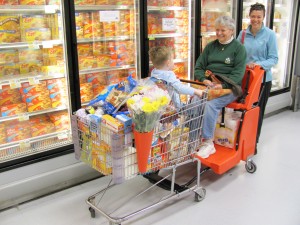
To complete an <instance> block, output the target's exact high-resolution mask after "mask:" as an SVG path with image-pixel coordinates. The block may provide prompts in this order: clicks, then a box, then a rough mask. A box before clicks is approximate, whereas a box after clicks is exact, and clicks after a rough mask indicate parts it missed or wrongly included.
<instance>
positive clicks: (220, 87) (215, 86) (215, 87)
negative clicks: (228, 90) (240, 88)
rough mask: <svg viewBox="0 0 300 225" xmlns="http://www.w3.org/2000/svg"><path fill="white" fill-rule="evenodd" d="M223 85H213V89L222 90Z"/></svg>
mask: <svg viewBox="0 0 300 225" xmlns="http://www.w3.org/2000/svg"><path fill="white" fill-rule="evenodd" d="M222 88H223V87H222V84H213V86H212V89H222Z"/></svg>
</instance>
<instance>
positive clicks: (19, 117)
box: [0, 106, 68, 122]
mask: <svg viewBox="0 0 300 225" xmlns="http://www.w3.org/2000/svg"><path fill="white" fill-rule="evenodd" d="M66 109H68V108H67V107H66V106H61V107H56V108H49V109H45V110H39V111H34V112H25V113H21V114H19V115H14V116H4V117H0V122H4V121H9V120H19V121H25V120H29V118H30V117H31V116H37V115H41V114H45V113H52V112H57V111H62V110H66Z"/></svg>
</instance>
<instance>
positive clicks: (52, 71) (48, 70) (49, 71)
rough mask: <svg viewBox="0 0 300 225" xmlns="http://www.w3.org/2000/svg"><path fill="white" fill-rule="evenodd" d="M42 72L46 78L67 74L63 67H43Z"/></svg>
mask: <svg viewBox="0 0 300 225" xmlns="http://www.w3.org/2000/svg"><path fill="white" fill-rule="evenodd" d="M41 72H42V73H43V74H44V75H46V76H47V75H48V76H53V75H61V74H64V73H65V68H64V67H63V66H42V68H41Z"/></svg>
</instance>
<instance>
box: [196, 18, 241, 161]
mask: <svg viewBox="0 0 300 225" xmlns="http://www.w3.org/2000/svg"><path fill="white" fill-rule="evenodd" d="M215 29H216V36H217V39H216V40H214V41H212V42H210V43H209V44H208V45H207V46H206V47H205V48H204V50H203V52H202V54H201V55H200V57H199V58H198V59H197V62H196V66H195V79H196V80H198V81H201V82H203V83H204V84H205V85H207V86H209V87H210V88H213V89H222V88H226V89H232V84H230V83H228V82H226V81H224V80H223V81H222V83H221V84H214V83H213V82H212V81H211V80H209V79H207V77H206V76H205V72H206V71H208V70H209V71H211V72H212V73H213V74H220V75H222V76H223V77H226V80H228V79H230V80H231V81H232V82H231V83H235V84H237V85H241V83H242V79H243V76H244V73H245V69H246V56H247V55H246V50H245V47H244V46H243V45H242V44H241V43H240V42H239V41H237V40H236V39H234V37H233V35H234V31H235V21H234V20H233V19H232V18H231V17H229V16H220V17H219V18H217V19H216V21H215ZM236 98H237V96H235V95H234V94H233V93H230V94H228V95H224V96H222V97H219V98H215V99H212V100H210V101H207V103H206V106H205V110H204V118H203V127H202V138H203V140H202V143H201V145H200V148H199V151H198V152H197V155H199V156H200V157H202V158H207V157H209V156H210V155H211V154H213V153H215V152H216V149H215V147H214V143H213V139H214V132H215V127H216V123H217V119H218V114H219V112H220V110H221V109H222V108H223V107H225V106H226V105H228V104H229V103H231V102H233V101H234V100H235V99H236Z"/></svg>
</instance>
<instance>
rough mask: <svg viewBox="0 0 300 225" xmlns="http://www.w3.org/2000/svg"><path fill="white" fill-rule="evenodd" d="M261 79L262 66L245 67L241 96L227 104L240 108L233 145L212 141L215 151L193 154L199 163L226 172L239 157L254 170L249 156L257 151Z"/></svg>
mask: <svg viewBox="0 0 300 225" xmlns="http://www.w3.org/2000/svg"><path fill="white" fill-rule="evenodd" d="M262 81H263V84H264V83H265V71H264V70H263V69H262V68H261V67H259V66H256V67H255V68H254V69H250V68H246V71H245V75H244V78H243V82H242V89H243V92H244V96H243V97H244V98H243V99H242V100H240V101H236V102H233V103H230V104H229V105H227V107H228V108H232V109H234V110H238V111H241V112H242V117H241V121H240V126H239V129H238V133H237V138H236V140H235V144H234V148H228V147H224V146H220V145H217V144H215V148H216V153H214V154H212V155H210V156H209V157H208V158H206V159H204V158H201V157H199V156H197V155H195V158H197V159H199V160H200V161H201V163H202V165H205V166H207V167H209V168H210V169H212V170H213V171H214V172H215V173H217V174H223V173H225V172H226V171H228V170H229V169H231V168H233V167H234V166H236V165H237V164H238V163H239V162H240V161H241V160H242V161H245V162H246V165H245V168H246V170H247V172H249V173H254V172H255V171H256V168H257V167H256V164H255V163H254V162H253V161H252V159H251V157H252V156H253V155H254V154H255V151H256V149H255V148H256V136H257V126H258V119H259V115H260V108H259V106H258V102H259V100H260V93H261V92H262V88H264V85H263V86H262Z"/></svg>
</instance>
